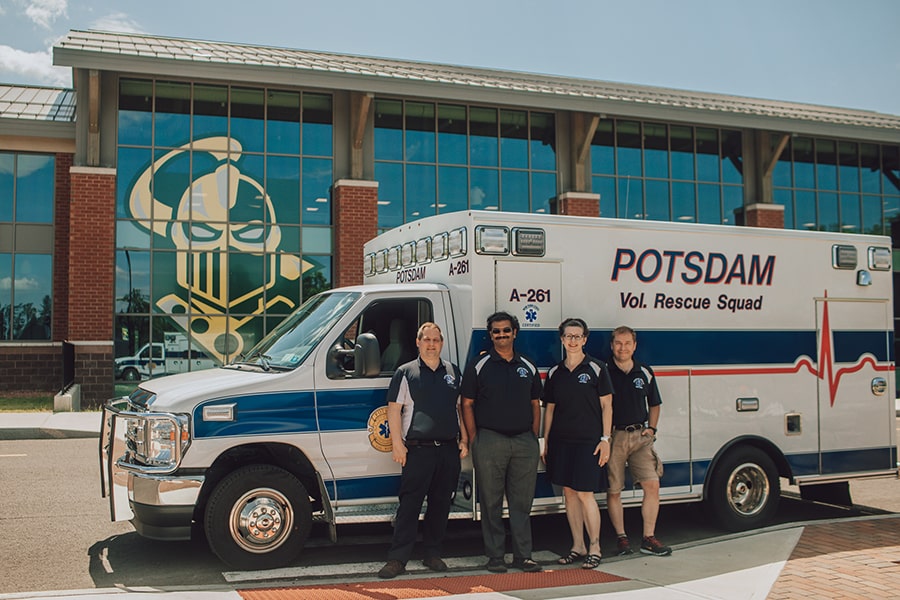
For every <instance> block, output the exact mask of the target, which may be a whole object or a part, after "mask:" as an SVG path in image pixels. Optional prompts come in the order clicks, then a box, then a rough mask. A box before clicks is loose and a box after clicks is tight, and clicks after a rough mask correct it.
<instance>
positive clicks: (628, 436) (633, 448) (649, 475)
mask: <svg viewBox="0 0 900 600" xmlns="http://www.w3.org/2000/svg"><path fill="white" fill-rule="evenodd" d="M642 433H643V431H618V430H615V431H613V432H612V449H611V451H610V457H609V462H608V463H607V465H606V468H607V474H608V475H609V489H608V490H607V491H609V492H612V493H613V494H616V493H619V492H622V491H623V490H624V489H625V463H626V462H627V463H628V469H629V471H631V479H632V481H634V483H640V482H641V481H653V480H659V478H660V477H662V475H663V464H662V461H661V460H659V456H657V454H656V450H654V449H653V436H652V435H641V434H642Z"/></svg>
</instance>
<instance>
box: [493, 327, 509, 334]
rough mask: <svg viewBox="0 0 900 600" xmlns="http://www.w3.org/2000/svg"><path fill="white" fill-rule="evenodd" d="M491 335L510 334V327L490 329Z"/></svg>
mask: <svg viewBox="0 0 900 600" xmlns="http://www.w3.org/2000/svg"><path fill="white" fill-rule="evenodd" d="M491 333H493V334H494V335H497V334H498V333H512V327H504V328H503V329H499V328H497V327H495V328H494V329H491Z"/></svg>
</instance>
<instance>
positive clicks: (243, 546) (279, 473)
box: [204, 465, 312, 570]
mask: <svg viewBox="0 0 900 600" xmlns="http://www.w3.org/2000/svg"><path fill="white" fill-rule="evenodd" d="M311 527H312V509H311V507H310V502H309V494H308V493H307V491H306V488H305V487H304V486H303V484H302V483H301V482H300V480H298V479H297V478H296V477H294V476H293V475H291V474H290V473H288V472H287V471H285V470H284V469H281V468H279V467H275V466H272V465H248V466H246V467H241V468H240V469H238V470H237V471H235V472H234V473H231V474H230V475H228V476H227V477H225V478H224V479H223V480H222V481H220V482H219V484H218V485H217V486H216V487H215V489H214V490H213V492H212V494H211V495H210V498H209V502H208V503H207V505H206V513H205V518H204V528H205V531H206V539H207V541H208V542H209V547H210V548H211V549H212V551H213V552H214V553H215V554H216V556H218V557H219V558H220V559H221V560H222V562H224V563H225V564H226V565H228V566H229V567H231V568H233V569H238V570H255V569H272V568H276V567H283V566H285V565H287V564H289V563H291V562H292V561H293V560H294V559H296V558H297V557H298V556H299V555H300V552H302V551H303V545H304V544H305V543H306V538H307V536H308V535H309V530H310V528H311Z"/></svg>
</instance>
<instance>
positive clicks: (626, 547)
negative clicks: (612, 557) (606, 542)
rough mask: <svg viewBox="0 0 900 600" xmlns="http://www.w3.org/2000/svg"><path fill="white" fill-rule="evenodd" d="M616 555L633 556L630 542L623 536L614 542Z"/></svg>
mask: <svg viewBox="0 0 900 600" xmlns="http://www.w3.org/2000/svg"><path fill="white" fill-rule="evenodd" d="M616 554H617V555H618V556H626V555H628V554H634V550H632V549H631V542H629V541H628V538H627V537H626V536H624V535H620V536H619V539H618V540H616Z"/></svg>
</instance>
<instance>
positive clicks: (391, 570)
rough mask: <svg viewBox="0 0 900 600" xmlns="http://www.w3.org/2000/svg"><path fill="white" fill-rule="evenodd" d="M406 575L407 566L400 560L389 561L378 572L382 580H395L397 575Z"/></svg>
mask: <svg viewBox="0 0 900 600" xmlns="http://www.w3.org/2000/svg"><path fill="white" fill-rule="evenodd" d="M404 573H406V565H404V564H403V563H402V562H400V561H399V560H389V561H387V564H385V565H384V566H383V567H381V570H380V571H378V576H379V577H381V578H382V579H393V578H394V577H396V576H397V575H403V574H404Z"/></svg>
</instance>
